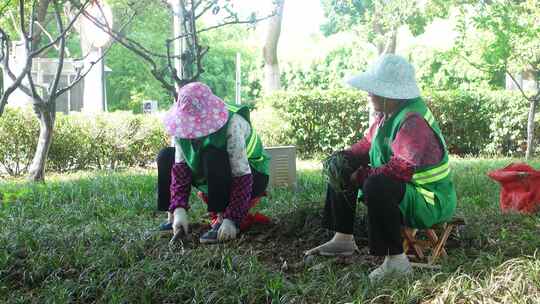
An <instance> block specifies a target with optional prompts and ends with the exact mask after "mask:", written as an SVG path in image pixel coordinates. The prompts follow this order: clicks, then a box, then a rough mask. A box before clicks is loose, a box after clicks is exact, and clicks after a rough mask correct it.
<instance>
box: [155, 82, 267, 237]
mask: <svg viewBox="0 0 540 304" xmlns="http://www.w3.org/2000/svg"><path fill="white" fill-rule="evenodd" d="M164 122H165V129H166V131H167V133H168V134H169V135H170V136H172V137H174V142H175V146H174V147H169V148H165V149H163V150H162V151H161V152H160V154H159V155H158V160H157V162H158V209H161V210H163V209H165V205H166V206H167V208H168V212H169V222H172V228H173V231H174V233H175V234H176V233H178V232H180V233H187V232H188V225H189V221H188V216H187V211H188V210H189V203H188V199H189V196H190V192H191V186H192V185H193V186H195V187H196V188H198V189H199V190H200V191H202V192H203V193H204V197H205V199H206V202H207V204H208V211H209V212H210V213H211V214H214V215H215V216H216V219H217V220H216V221H215V223H213V225H212V227H211V229H210V230H209V231H208V232H206V233H205V234H203V235H202V236H201V237H200V242H201V243H216V242H218V241H226V240H230V239H234V238H236V236H237V234H238V232H239V227H240V224H241V223H242V221H243V220H244V218H245V217H246V215H247V213H248V210H249V208H250V207H251V205H250V203H251V199H252V198H255V197H258V196H260V195H262V194H263V192H264V191H265V189H266V186H267V185H268V179H269V178H268V172H269V167H268V166H269V160H270V158H269V156H268V155H267V154H266V152H265V151H264V149H263V145H262V142H261V140H260V139H259V137H258V136H257V133H256V132H255V131H254V130H253V128H252V126H251V124H250V122H249V109H248V108H247V107H245V106H234V105H230V104H226V103H224V102H223V101H222V100H221V99H220V98H219V97H217V96H215V95H214V94H213V93H212V91H211V90H210V88H209V87H208V86H207V85H205V84H203V83H200V82H195V83H190V84H187V85H185V86H183V87H182V88H181V89H180V90H179V92H178V100H177V102H176V103H175V104H174V105H173V106H172V108H171V109H170V110H169V112H168V113H167V115H166V116H165V119H164ZM168 176H170V178H168ZM169 190H170V191H169ZM167 191H169V195H168V193H167ZM162 229H167V227H166V225H165V227H163V228H162Z"/></svg>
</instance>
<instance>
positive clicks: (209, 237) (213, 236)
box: [199, 223, 221, 244]
mask: <svg viewBox="0 0 540 304" xmlns="http://www.w3.org/2000/svg"><path fill="white" fill-rule="evenodd" d="M219 227H221V223H218V224H216V225H215V226H214V227H212V228H211V229H210V230H208V231H207V232H205V233H204V234H203V235H201V237H200V238H199V242H201V244H215V243H217V242H218V237H217V236H218V230H219Z"/></svg>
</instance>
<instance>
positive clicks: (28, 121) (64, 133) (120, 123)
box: [0, 109, 168, 175]
mask: <svg viewBox="0 0 540 304" xmlns="http://www.w3.org/2000/svg"><path fill="white" fill-rule="evenodd" d="M37 135H38V124H37V120H36V118H35V117H34V114H33V113H31V112H30V111H26V110H25V111H21V110H14V109H8V110H7V111H6V112H5V113H4V115H2V117H0V164H1V165H2V166H3V167H4V169H5V171H6V172H7V173H8V174H10V175H20V174H23V173H25V172H26V170H27V167H28V164H29V163H30V161H31V159H32V156H33V153H34V151H35V147H36V142H37ZM167 144H168V138H167V136H166V135H165V132H164V130H163V127H162V124H161V123H160V121H159V119H158V117H156V116H147V115H136V114H131V113H126V112H114V113H103V114H98V115H86V114H81V113H74V114H70V115H62V114H58V116H57V120H56V123H55V129H54V134H53V141H52V144H51V148H50V151H49V156H48V160H47V166H48V168H49V169H51V170H53V171H59V172H62V171H69V170H79V169H90V168H99V169H103V168H113V169H114V168H118V167H133V166H145V165H147V164H148V163H150V162H153V161H154V159H155V157H156V155H157V153H158V152H159V150H160V149H162V148H163V147H164V146H167Z"/></svg>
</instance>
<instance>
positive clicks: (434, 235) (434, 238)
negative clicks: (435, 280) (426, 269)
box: [426, 229, 447, 264]
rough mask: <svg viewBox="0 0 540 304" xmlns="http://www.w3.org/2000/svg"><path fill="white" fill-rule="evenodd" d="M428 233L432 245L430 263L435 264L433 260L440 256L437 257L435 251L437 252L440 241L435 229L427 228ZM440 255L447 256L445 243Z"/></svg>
mask: <svg viewBox="0 0 540 304" xmlns="http://www.w3.org/2000/svg"><path fill="white" fill-rule="evenodd" d="M426 234H427V237H428V239H429V240H430V247H431V257H430V261H429V263H430V264H433V262H434V261H435V260H436V259H437V258H438V256H437V257H435V253H436V252H435V249H436V248H437V245H439V242H440V241H439V237H437V233H436V232H435V230H434V229H427V230H426ZM440 255H441V256H443V257H445V256H447V254H446V250H445V249H444V244H443V247H442V249H441V251H440Z"/></svg>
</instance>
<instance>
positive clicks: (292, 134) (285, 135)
mask: <svg viewBox="0 0 540 304" xmlns="http://www.w3.org/2000/svg"><path fill="white" fill-rule="evenodd" d="M269 109H274V111H271V110H270V111H271V112H272V113H270V114H272V115H273V116H271V117H268V116H267V115H268V114H269V113H268V111H269ZM265 114H266V115H265ZM259 120H262V121H263V122H264V123H260V122H259ZM252 121H253V123H254V125H255V128H256V129H257V132H258V133H259V134H260V135H261V137H262V140H263V143H264V144H265V145H266V146H270V145H281V144H294V145H296V146H297V149H298V152H299V153H300V154H301V155H309V154H311V153H325V154H328V153H330V152H332V151H335V150H337V149H342V148H344V147H346V146H348V145H350V144H351V143H352V142H354V141H355V140H357V139H358V138H360V137H361V135H362V133H363V131H364V130H365V129H366V128H367V127H368V112H367V95H365V94H363V93H361V92H359V91H353V90H345V89H336V90H328V91H318V90H313V91H307V90H306V91H300V92H292V93H289V92H279V93H276V94H274V95H272V96H270V97H267V98H264V99H262V100H261V101H260V102H259V103H257V109H256V111H255V112H254V113H253V115H252ZM272 121H273V122H275V123H273V124H272V123H270V122H272ZM272 126H274V127H272Z"/></svg>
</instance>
